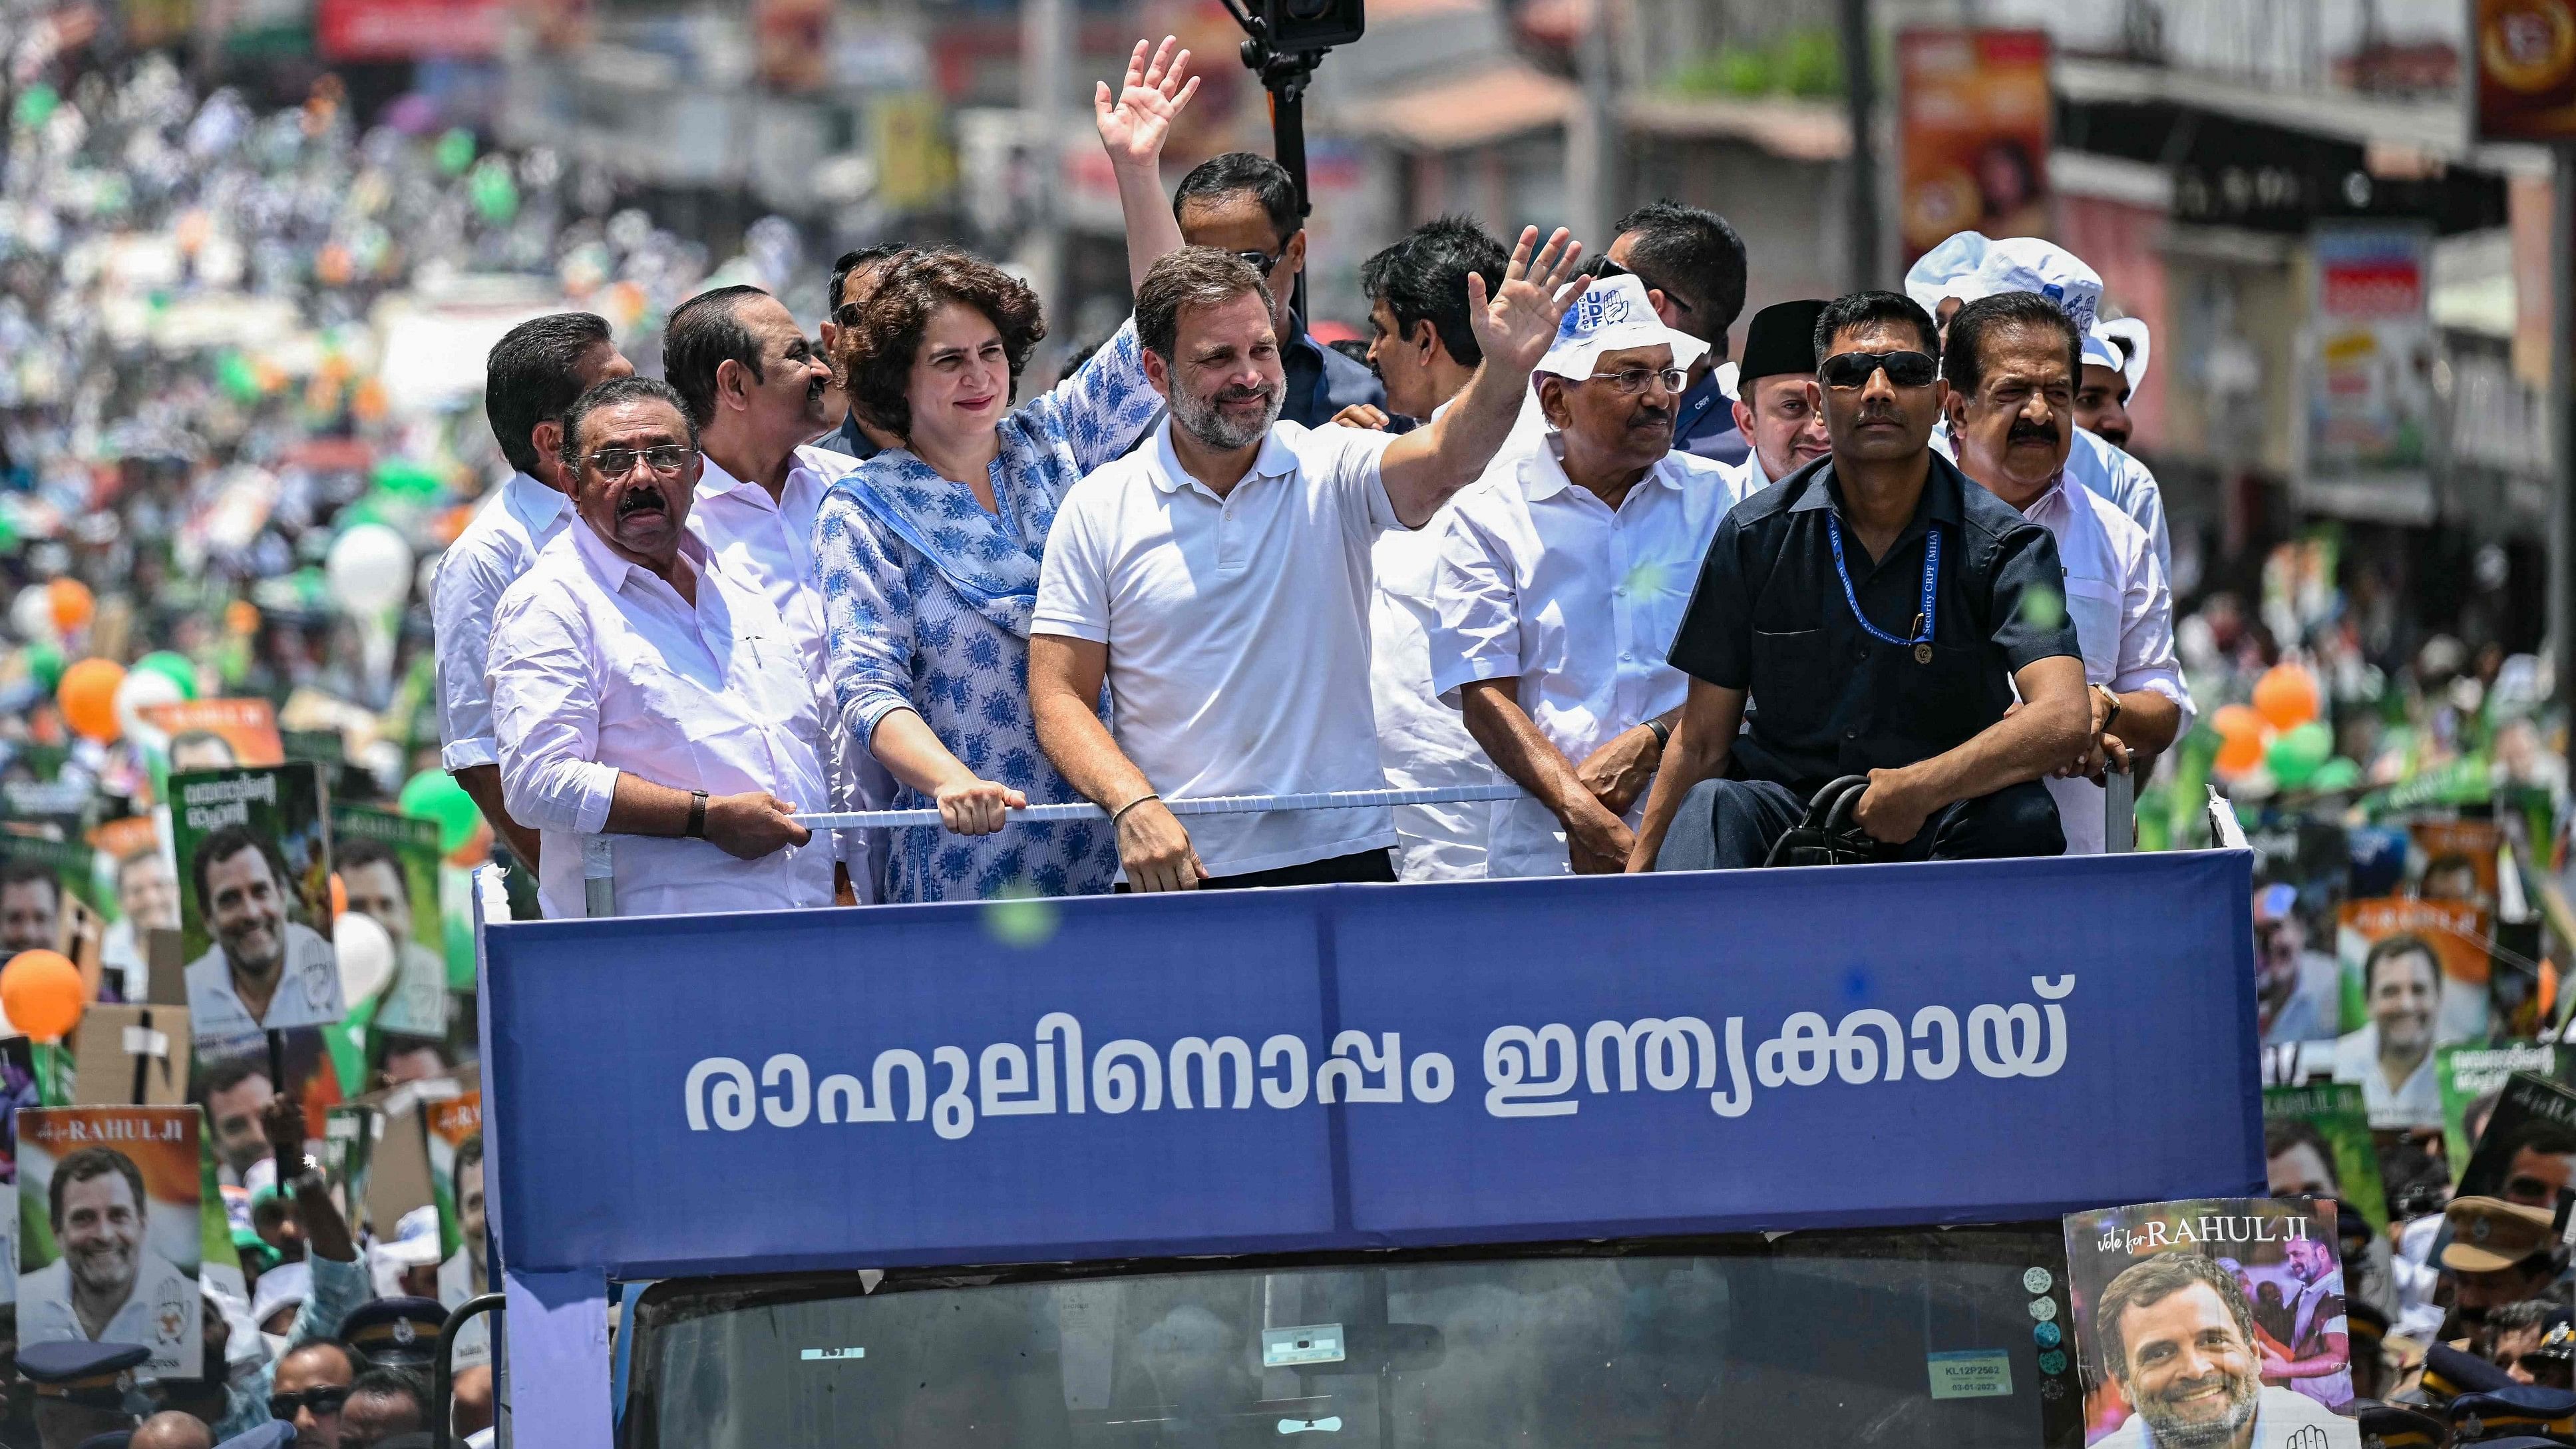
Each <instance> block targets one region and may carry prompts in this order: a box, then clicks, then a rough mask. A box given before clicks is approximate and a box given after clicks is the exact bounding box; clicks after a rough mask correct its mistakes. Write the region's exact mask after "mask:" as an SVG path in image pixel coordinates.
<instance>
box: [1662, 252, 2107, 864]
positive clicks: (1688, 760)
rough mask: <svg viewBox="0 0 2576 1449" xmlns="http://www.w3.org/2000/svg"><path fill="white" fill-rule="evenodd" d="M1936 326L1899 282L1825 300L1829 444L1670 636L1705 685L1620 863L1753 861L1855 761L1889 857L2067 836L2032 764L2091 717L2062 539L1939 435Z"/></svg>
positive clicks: (1821, 379) (1963, 854) (1869, 824)
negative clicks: (1936, 442)
mask: <svg viewBox="0 0 2576 1449" xmlns="http://www.w3.org/2000/svg"><path fill="white" fill-rule="evenodd" d="M1937 345H1938V344H1937V342H1936V341H1935V333H1934V328H1933V325H1932V318H1931V315H1930V314H1929V313H1926V312H1925V311H1924V310H1923V309H1922V308H1921V307H1919V306H1917V305H1916V304H1915V303H1913V302H1912V301H1910V300H1908V299H1906V298H1905V297H1903V296H1900V295H1898V294H1896V293H1893V292H1857V293H1853V294H1852V295H1850V296H1846V297H1843V298H1840V299H1838V300H1836V301H1835V302H1834V303H1833V304H1832V305H1830V306H1828V307H1827V308H1825V310H1824V313H1823V314H1822V315H1821V316H1820V317H1818V318H1817V321H1816V352H1817V355H1818V357H1819V358H1820V359H1821V362H1820V364H1819V366H1818V368H1817V384H1816V386H1817V401H1818V404H1819V405H1820V406H1821V407H1823V409H1824V410H1825V428H1826V431H1827V433H1829V434H1830V435H1831V436H1832V438H1833V452H1832V453H1831V454H1830V455H1829V456H1827V457H1825V458H1822V459H1819V460H1818V461H1816V462H1813V463H1810V464H1808V465H1807V466H1806V467H1804V468H1801V469H1799V470H1798V471H1797V472H1795V473H1793V474H1791V475H1790V476H1789V477H1788V478H1787V479H1786V480H1785V481H1783V482H1781V483H1779V484H1777V485H1775V486H1773V487H1771V488H1769V489H1767V490H1765V491H1763V492H1761V493H1757V494H1755V495H1754V496H1753V497H1751V498H1748V499H1746V500H1745V501H1744V502H1743V503H1741V504H1738V505H1737V506H1736V507H1735V509H1734V510H1733V511H1732V512H1730V513H1729V514H1728V515H1727V517H1726V519H1725V521H1724V522H1722V523H1720V524H1719V525H1718V528H1717V535H1716V538H1715V539H1714V540H1713V541H1712V542H1711V543H1710V545H1709V549H1708V556H1707V559H1706V561H1705V563H1704V564H1703V565H1702V566H1701V570H1700V575H1699V583H1698V588H1697V591H1696V592H1695V593H1694V594H1693V595H1692V596H1691V601H1690V604H1689V606H1688V607H1687V609H1686V610H1685V611H1684V613H1683V617H1682V624H1681V629H1680V632H1679V633H1678V634H1677V635H1676V636H1675V637H1674V639H1673V647H1672V655H1671V657H1672V662H1673V664H1674V665H1675V666H1676V667H1678V668H1679V669H1681V670H1682V671H1683V672H1685V673H1687V674H1689V675H1690V676H1691V684H1690V693H1689V698H1688V700H1687V701H1686V702H1685V703H1684V705H1683V708H1682V716H1681V719H1680V721H1679V723H1677V724H1676V725H1675V726H1674V727H1673V738H1672V742H1671V744H1670V745H1669V746H1668V747H1667V748H1666V749H1665V752H1664V758H1663V762H1662V766H1661V768H1660V769H1658V770H1657V771H1656V774H1655V783H1654V788H1653V792H1652V794H1651V795H1650V796H1649V798H1648V801H1647V806H1646V814H1645V822H1644V824H1643V826H1642V827H1641V828H1640V829H1639V830H1638V832H1637V842H1636V847H1635V849H1633V850H1632V851H1631V852H1630V853H1629V857H1628V869H1630V870H1632V871H1644V870H1654V869H1658V868H1661V869H1665V870H1704V869H1710V868H1718V869H1726V868H1732V867H1739V866H1754V865H1760V864H1762V863H1763V862H1764V860H1765V858H1766V857H1767V856H1768V855H1769V854H1770V850H1771V847H1772V845H1773V843H1774V842H1776V841H1777V840H1778V839H1779V838H1780V836H1781V835H1782V834H1784V833H1785V832H1787V831H1788V830H1789V828H1790V827H1791V826H1793V825H1795V824H1796V823H1797V822H1798V820H1799V819H1800V818H1801V816H1802V815H1803V814H1804V813H1805V811H1806V808H1807V804H1808V802H1809V800H1810V799H1811V798H1813V796H1814V795H1815V793H1816V792H1817V790H1818V789H1820V788H1821V787H1822V786H1824V785H1825V784H1826V783H1827V782H1829V781H1832V780H1835V779H1839V778H1841V777H1844V776H1848V775H1861V776H1865V777H1866V778H1867V779H1868V781H1869V786H1868V790H1867V792H1866V793H1865V794H1863V795H1862V796H1861V798H1860V801H1859V808H1858V810H1857V812H1856V815H1855V821H1854V823H1855V824H1856V825H1857V827H1858V829H1859V830H1860V831H1861V832H1863V833H1865V834H1866V836H1867V837H1868V839H1869V840H1870V841H1872V842H1874V843H1875V848H1876V851H1877V856H1878V858H1880V859H1884V860H1927V859H1928V860H1958V859H1972V858H1980V857H1994V856H2019V855H2055V854H2057V853H2059V852H2060V851H2062V850H2064V849H2065V848H2066V837H2065V835H2064V833H2063V832H2061V831H2060V830H2059V828H2058V824H2057V806H2056V803H2055V801H2053V800H2052V799H2051V798H2050V797H2049V794H2048V790H2047V788H2046V787H2045V786H2044V785H2042V784H2041V783H2040V781H2041V777H2042V776H2044V775H2046V774H2047V773H2048V772H2049V771H2051V770H2053V769H2055V768H2057V767H2058V766H2059V765H2061V764H2063V763H2064V762H2066V761H2067V760H2070V759H2073V758H2075V757H2076V756H2077V755H2079V754H2081V753H2082V752H2083V750H2084V747H2085V744H2086V741H2087V739H2088V738H2089V726H2090V724H2091V721H2092V716H2091V710H2090V707H2089V706H2088V705H2087V704H2086V702H2085V687H2084V659H2083V655H2082V654H2081V653H2080V652H2079V650H2078V648H2077V646H2076V638H2075V629H2074V626H2073V625H2072V624H2071V623H2069V622H2068V621H2067V618H2066V611H2065V608H2064V606H2063V604H2062V603H2060V602H2059V601H2058V591H2059V589H2060V588H2061V587H2062V582H2061V580H2062V575H2061V571H2060V569H2059V567H2058V561H2057V544H2056V541H2055V540H2054V539H2052V538H2050V536H2049V533H2048V530H2047V529H2045V528H2042V527H2040V526H2039V525H2038V524H2035V523H2033V522H2031V521H2030V520H2029V519H2027V518H2024V517H2022V516H2021V514H2020V512H2019V511H2018V510H2016V509H2014V508H2012V507H2011V506H2010V505H2008V504H2006V503H2004V502H2003V501H2002V500H2001V499H1998V498H1996V497H1995V496H1994V495H1993V494H1991V493H1988V492H1987V491H1986V490H1984V489H1982V488H1979V487H1977V486H1976V485H1975V484H1973V483H1971V482H1969V481H1968V479H1967V478H1966V477H1965V476H1963V475H1962V474H1961V473H1960V472H1959V470H1958V468H1957V467H1956V466H1955V465H1953V464H1952V463H1951V462H1950V461H1949V460H1948V459H1946V458H1942V457H1940V456H1938V455H1936V454H1935V453H1934V452H1933V451H1932V447H1931V438H1932V425H1933V422H1934V421H1935V420H1936V419H1937V418H1938V417H1939V416H1940V414H1941V410H1942V407H1943V405H1944V402H1945V400H1946V398H1947V395H1948V389H1947V388H1946V387H1945V386H1944V385H1943V383H1942V381H1941V376H1940V365H1939V363H1938V362H1936V361H1935V348H1936V347H1937ZM2043 595H2044V596H2045V597H2041V596H2043ZM2016 688H2018V690H2019V692H2020V696H2021V707H2020V708H2019V709H2018V710H2014V709H2012V705H2013V694H2014V690H2015V689H2016ZM1748 697H1749V698H1751V699H1755V700H1758V701H1760V705H1759V707H1758V709H1756V710H1755V712H1754V714H1753V717H1752V719H1751V721H1750V726H1749V728H1747V729H1746V730H1745V733H1744V734H1743V735H1742V736H1741V737H1740V738H1739V737H1738V735H1737V730H1738V728H1739V726H1741V725H1743V724H1744V723H1745V701H1746V699H1747V698H1748ZM2008 711H2009V713H2008Z"/></svg>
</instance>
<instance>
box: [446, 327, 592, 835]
mask: <svg viewBox="0 0 2576 1449" xmlns="http://www.w3.org/2000/svg"><path fill="white" fill-rule="evenodd" d="M634 371H635V367H634V364H632V363H630V362H628V361H627V360H626V358H625V357H624V356H623V355H622V354H620V353H619V352H618V350H617V344H616V343H614V342H613V341H611V340H610V338H609V332H608V323H607V322H606V321H605V320H603V319H601V318H598V317H595V316H592V315H591V314H590V313H588V312H557V313H554V314H552V315H550V316H545V317H539V318H536V319H534V320H533V321H528V322H522V323H520V324H519V325H518V326H516V327H513V328H511V329H510V330H509V331H508V332H506V333H504V334H503V335H502V337H501V340H500V341H498V342H496V343H494V344H492V351H491V352H490V354H489V355H487V356H486V357H485V358H484V362H483V413H484V416H485V417H486V418H487V419H489V420H490V422H491V424H492V436H493V438H494V440H495V441H497V442H499V443H500V445H501V456H503V457H505V458H507V459H509V460H510V468H511V473H510V479H509V481H508V482H506V483H503V484H502V485H501V486H500V488H499V489H498V490H496V494H497V496H494V497H491V498H487V499H486V500H484V503H483V506H482V507H481V508H479V509H477V510H476V511H475V514H474V519H473V521H472V522H470V523H468V524H466V525H465V531H464V532H463V533H460V534H458V535H457V536H456V542H454V543H452V544H449V545H448V547H447V551H446V552H445V553H443V554H440V555H439V558H438V574H437V577H436V579H435V580H434V581H433V582H432V584H431V586H430V616H431V621H432V623H433V624H434V625H435V626H436V630H437V634H436V638H437V642H438V737H439V743H440V746H441V749H440V751H439V763H440V764H441V765H442V766H444V767H445V769H446V770H447V772H448V773H449V774H451V775H453V776H455V777H456V783H457V784H459V785H461V786H463V787H464V788H465V793H466V794H468V795H471V796H473V797H474V803H475V804H476V805H478V806H480V807H482V811H483V818H484V819H485V820H488V821H490V822H491V824H492V829H493V830H494V831H495V832H497V833H498V834H499V835H500V836H501V838H502V839H503V840H504V841H506V842H507V843H508V844H509V847H510V852H511V854H513V855H516V856H517V857H518V858H519V859H520V860H522V861H524V862H526V863H527V865H528V866H529V867H530V868H531V869H533V868H534V867H535V866H536V864H537V851H538V848H539V847H538V844H537V834H536V832H535V831H533V830H530V829H527V828H526V827H524V826H522V825H520V824H519V823H518V822H517V821H515V820H512V819H511V818H510V812H509V811H508V810H506V809H504V808H503V806H502V804H501V765H500V760H501V756H500V750H499V746H498V745H496V744H495V743H494V742H493V737H492V689H491V685H490V684H489V683H488V682H487V680H486V678H485V655H486V654H487V653H489V652H490V649H491V645H492V611H493V609H495V608H496V607H498V606H499V604H500V602H501V594H502V591H503V590H505V589H507V588H509V587H510V585H512V584H514V583H516V582H518V579H519V576H520V575H521V574H524V573H526V572H527V571H528V565H530V564H532V563H534V562H536V558H537V551H538V550H539V549H542V548H544V547H545V546H546V545H547V544H549V543H552V542H553V541H554V539H555V536H556V535H557V534H560V533H562V532H563V530H564V525H565V524H566V523H568V522H570V521H571V519H572V504H571V503H570V502H569V501H568V500H567V499H566V497H565V495H566V494H567V493H569V492H570V491H571V484H570V482H569V480H567V479H565V478H564V477H563V475H562V473H561V470H560V468H559V465H558V464H557V463H556V461H555V454H556V452H557V445H558V444H559V443H560V441H561V439H562V433H563V411H564V409H565V408H567V407H570V406H571V405H572V400H573V399H574V398H577V397H579V396H581V395H582V393H584V392H585V391H587V390H589V389H590V388H591V387H592V386H594V385H596V384H598V383H602V382H606V381H607V380H608V379H610V378H612V377H627V376H631V375H632V374H633V373H634Z"/></svg>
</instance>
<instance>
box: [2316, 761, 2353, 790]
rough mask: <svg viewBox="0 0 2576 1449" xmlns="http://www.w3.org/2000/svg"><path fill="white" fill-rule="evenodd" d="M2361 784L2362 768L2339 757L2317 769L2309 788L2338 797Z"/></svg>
mask: <svg viewBox="0 0 2576 1449" xmlns="http://www.w3.org/2000/svg"><path fill="white" fill-rule="evenodd" d="M2360 783H2361V766H2359V765H2357V764H2355V763H2354V762H2352V761H2350V760H2347V759H2344V758H2342V757H2341V756H2337V757H2336V758H2334V759H2331V760H2328V761H2326V762H2325V763H2324V764H2322V765H2319V766H2318V767H2317V773H2316V775H2315V777H2314V778H2312V779H2310V780H2309V781H2308V788H2309V789H2311V790H2314V791H2316V792H2317V793H2318V794H2321V795H2336V794H2341V793H2342V792H2344V791H2346V790H2349V789H2352V788H2353V787H2354V786H2356V785H2359V784H2360Z"/></svg>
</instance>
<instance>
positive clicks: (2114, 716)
mask: <svg viewBox="0 0 2576 1449" xmlns="http://www.w3.org/2000/svg"><path fill="white" fill-rule="evenodd" d="M2093 689H2094V692H2095V693H2097V694H2099V695H2101V696H2102V702H2103V703H2104V704H2106V705H2109V706H2110V707H2111V712H2110V713H2109V714H2106V715H2104V716H2102V728H2103V730H2104V731H2106V732H2107V731H2108V730H2109V729H2110V728H2111V726H2113V725H2115V724H2118V723H2119V722H2120V696H2119V695H2118V694H2116V693H2114V692H2113V691H2112V689H2111V686H2109V685H2107V684H2097V685H2095V686H2093Z"/></svg>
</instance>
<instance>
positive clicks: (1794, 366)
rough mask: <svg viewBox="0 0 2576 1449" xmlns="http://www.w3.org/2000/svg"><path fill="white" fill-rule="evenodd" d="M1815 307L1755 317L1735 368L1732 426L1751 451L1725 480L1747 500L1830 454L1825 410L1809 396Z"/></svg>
mask: <svg viewBox="0 0 2576 1449" xmlns="http://www.w3.org/2000/svg"><path fill="white" fill-rule="evenodd" d="M1824 314H1825V304H1824V303H1822V302H1817V301H1803V302H1775V303H1773V304H1772V305H1770V306H1768V307H1765V308H1763V309H1762V310H1761V311H1759V312H1756V313H1754V314H1753V321H1752V323H1751V325H1749V326H1748V327H1747V328H1746V329H1745V333H1744V360H1743V362H1741V363H1739V364H1738V365H1737V367H1736V374H1735V379H1736V384H1735V426H1736V430H1737V431H1739V432H1741V433H1743V434H1744V437H1745V439H1746V441H1748V442H1749V443H1751V444H1752V448H1751V451H1749V452H1747V453H1746V454H1745V456H1744V461H1743V462H1741V463H1738V464H1735V465H1734V472H1733V474H1732V475H1731V478H1730V480H1729V481H1731V482H1732V483H1733V484H1734V486H1735V495H1736V496H1737V497H1738V498H1749V497H1751V496H1752V495H1754V494H1756V493H1759V492H1761V491H1762V490H1763V489H1765V488H1768V487H1770V486H1771V485H1772V484H1774V483H1777V482H1779V481H1780V480H1781V479H1783V478H1786V477H1788V476H1789V475H1790V474H1792V473H1795V472H1797V471H1798V470H1799V469H1801V468H1803V467H1805V466H1807V465H1808V464H1809V463H1812V462H1814V461H1816V460H1817V459H1818V458H1823V457H1827V456H1829V455H1831V454H1832V452H1833V451H1834V440H1833V437H1832V435H1831V434H1829V433H1827V432H1826V431H1825V410H1824V409H1823V408H1821V407H1819V406H1817V405H1816V401H1815V399H1814V398H1813V397H1811V396H1809V391H1808V386H1807V385H1808V384H1809V383H1812V382H1814V381H1815V380H1816V319H1817V318H1818V317H1821V316H1823V315H1824Z"/></svg>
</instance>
